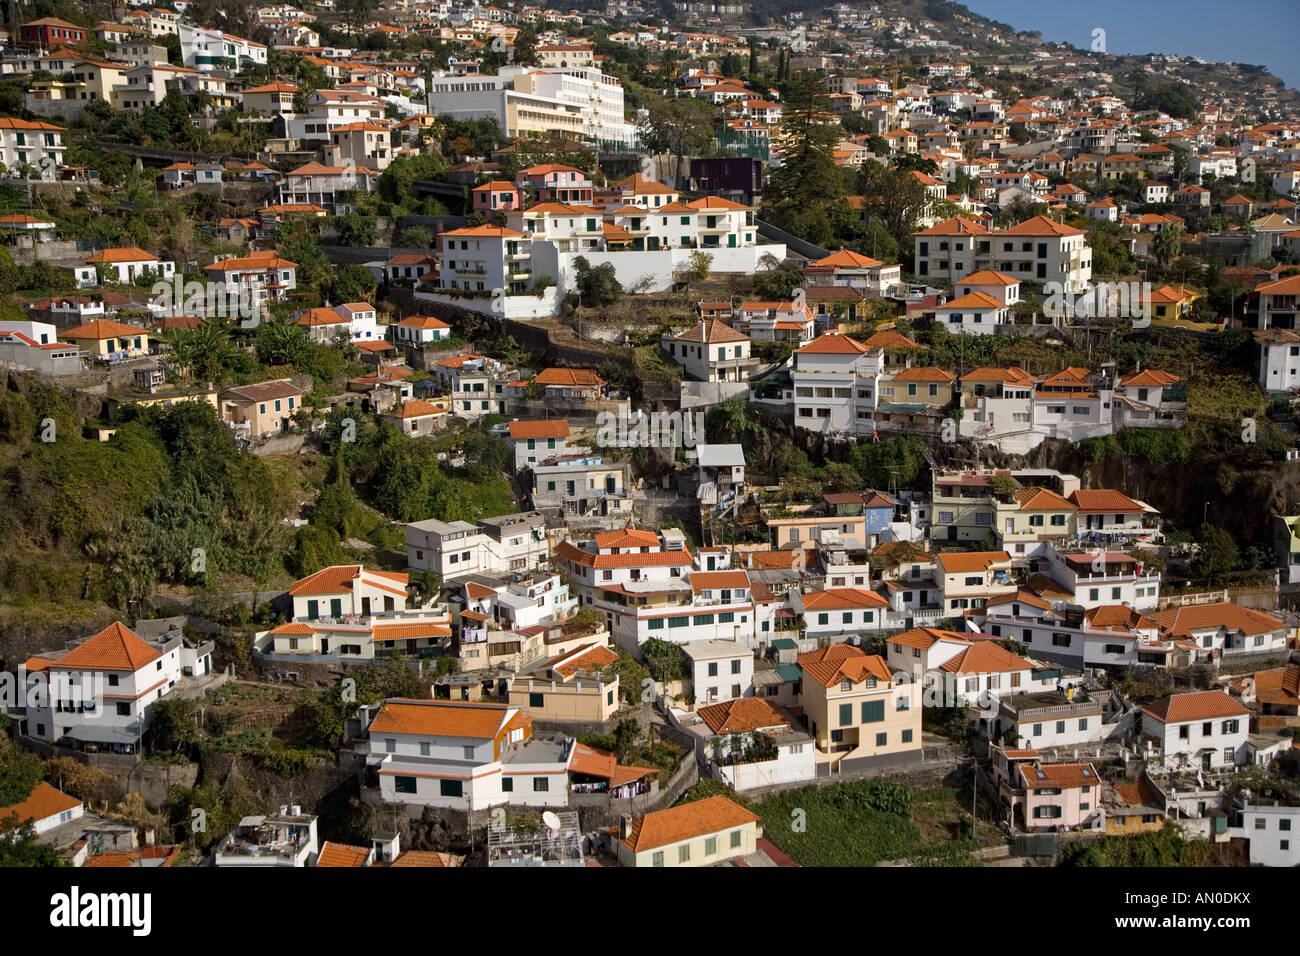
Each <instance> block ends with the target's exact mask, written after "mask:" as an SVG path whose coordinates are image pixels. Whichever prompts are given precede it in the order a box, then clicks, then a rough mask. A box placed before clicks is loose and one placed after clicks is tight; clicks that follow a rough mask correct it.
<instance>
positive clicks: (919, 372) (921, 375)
mask: <svg viewBox="0 0 1300 956" xmlns="http://www.w3.org/2000/svg"><path fill="white" fill-rule="evenodd" d="M891 381H895V382H942V383H944V384H948V383H950V382H955V381H957V376H956V375H953V374H952V372H946V371H944V370H943V369H941V368H917V367H912V368H909V369H905V370H904V371H902V372H899V373H898V374H897V375H895V376H894V377H893V379H891Z"/></svg>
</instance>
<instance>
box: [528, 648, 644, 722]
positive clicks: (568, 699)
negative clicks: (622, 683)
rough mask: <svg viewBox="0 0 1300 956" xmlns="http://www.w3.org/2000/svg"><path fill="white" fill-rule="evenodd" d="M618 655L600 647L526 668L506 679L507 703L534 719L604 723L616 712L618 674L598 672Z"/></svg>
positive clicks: (577, 650)
mask: <svg viewBox="0 0 1300 956" xmlns="http://www.w3.org/2000/svg"><path fill="white" fill-rule="evenodd" d="M617 660H618V655H617V654H615V653H614V652H613V651H611V650H610V649H609V648H608V647H605V646H603V645H600V644H586V645H583V646H582V647H579V648H576V649H575V650H572V651H570V652H569V653H567V654H561V655H560V656H558V657H552V658H547V659H543V660H540V661H535V662H533V663H532V664H529V665H526V666H525V667H524V668H523V669H521V670H520V672H519V673H518V674H517V675H516V676H515V677H514V678H512V679H511V680H510V689H509V701H510V706H511V707H518V708H519V709H520V710H522V711H524V712H526V713H527V714H528V715H529V716H531V717H533V718H535V719H538V720H591V721H604V720H608V719H609V718H611V717H613V716H614V714H615V713H617V712H618V708H619V701H618V675H617V674H612V675H610V676H609V677H606V676H604V675H603V674H602V673H601V672H602V670H603V669H604V668H606V667H609V665H611V664H613V663H614V662H615V661H617Z"/></svg>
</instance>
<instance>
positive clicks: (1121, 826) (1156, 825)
mask: <svg viewBox="0 0 1300 956" xmlns="http://www.w3.org/2000/svg"><path fill="white" fill-rule="evenodd" d="M1105 786H1106V788H1107V789H1108V790H1109V791H1110V793H1111V795H1113V799H1110V800H1106V801H1105V807H1106V834H1107V835H1108V836H1111V835H1114V836H1130V835H1132V834H1134V833H1147V832H1150V831H1151V830H1159V829H1160V828H1161V827H1163V826H1164V825H1165V813H1164V811H1163V810H1162V809H1161V808H1160V805H1159V803H1157V799H1158V798H1157V796H1156V793H1155V791H1154V790H1152V789H1151V786H1150V784H1148V783H1147V781H1146V779H1145V778H1141V779H1139V780H1138V781H1137V783H1116V784H1106V785H1105Z"/></svg>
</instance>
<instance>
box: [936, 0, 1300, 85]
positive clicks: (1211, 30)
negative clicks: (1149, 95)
mask: <svg viewBox="0 0 1300 956" xmlns="http://www.w3.org/2000/svg"><path fill="white" fill-rule="evenodd" d="M962 2H963V3H964V4H965V5H966V7H967V8H969V9H970V10H971V11H972V12H974V13H978V14H980V15H981V16H985V17H988V18H989V19H990V20H997V21H999V22H1001V23H1005V24H1007V25H1008V26H1011V27H1014V28H1015V29H1017V30H1040V31H1042V34H1043V39H1044V40H1046V41H1050V42H1054V43H1055V42H1064V43H1071V44H1073V45H1074V46H1076V47H1080V48H1082V49H1085V50H1086V49H1090V48H1091V46H1092V31H1093V30H1094V29H1095V28H1097V27H1101V28H1102V29H1104V30H1105V31H1106V49H1107V50H1108V51H1109V52H1111V53H1118V54H1125V53H1176V54H1180V55H1183V56H1199V57H1204V58H1205V59H1207V60H1234V61H1236V62H1238V63H1256V64H1260V65H1262V66H1265V67H1267V68H1268V69H1269V72H1271V73H1272V74H1273V75H1274V76H1278V77H1281V78H1282V79H1283V80H1284V81H1285V82H1286V84H1287V86H1290V87H1293V88H1297V89H1300V57H1297V56H1296V55H1295V39H1296V36H1297V35H1298V34H1300V0H1234V2H1230V3H1224V2H1222V0H1087V2H1083V3H1063V2H1060V0H962Z"/></svg>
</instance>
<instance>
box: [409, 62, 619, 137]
mask: <svg viewBox="0 0 1300 956" xmlns="http://www.w3.org/2000/svg"><path fill="white" fill-rule="evenodd" d="M430 91H431V94H432V101H433V112H434V113H436V114H438V115H442V114H447V115H449V116H452V117H454V118H456V119H477V118H485V117H491V118H493V119H495V120H496V121H497V122H498V123H499V124H500V126H501V128H502V130H504V131H505V133H506V135H508V136H521V137H522V136H528V135H529V134H532V135H538V134H542V133H549V132H558V133H563V134H565V135H566V136H572V137H573V138H576V139H582V140H586V141H589V142H592V143H598V144H602V145H610V146H620V147H624V148H628V147H631V146H633V145H634V143H635V139H636V126H635V125H634V124H632V123H629V122H627V121H626V120H625V119H624V117H623V86H622V84H621V83H620V82H619V81H618V80H617V78H615V77H612V76H606V75H605V74H603V73H602V72H601V71H600V70H599V69H598V68H597V67H594V66H576V67H566V68H563V69H553V70H539V69H536V68H533V67H503V68H502V69H501V70H500V72H498V73H497V75H496V76H489V75H486V74H457V75H444V76H436V77H433V79H432V82H431V84H430Z"/></svg>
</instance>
